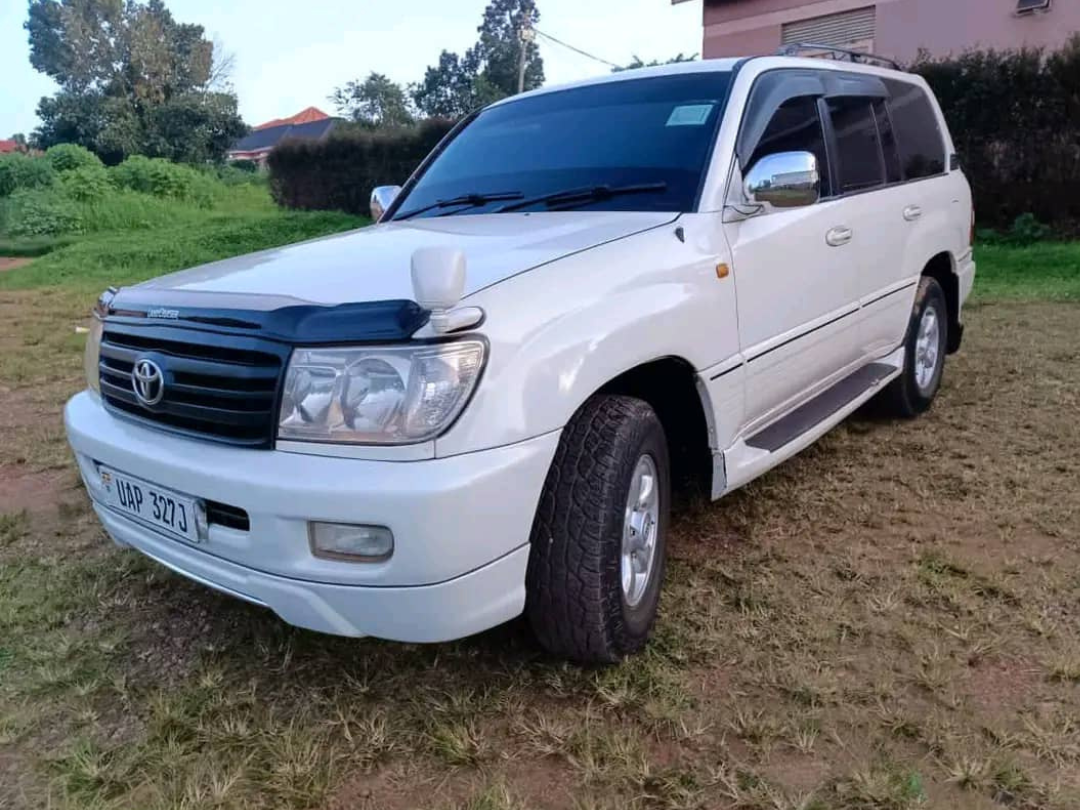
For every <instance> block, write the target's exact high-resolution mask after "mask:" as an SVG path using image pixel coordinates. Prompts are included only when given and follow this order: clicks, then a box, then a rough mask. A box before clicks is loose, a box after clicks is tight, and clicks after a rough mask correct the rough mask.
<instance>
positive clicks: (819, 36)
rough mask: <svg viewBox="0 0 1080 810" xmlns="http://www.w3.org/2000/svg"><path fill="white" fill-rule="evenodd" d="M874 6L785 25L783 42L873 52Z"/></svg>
mask: <svg viewBox="0 0 1080 810" xmlns="http://www.w3.org/2000/svg"><path fill="white" fill-rule="evenodd" d="M875 11H876V9H875V7H874V6H868V7H866V8H857V9H855V10H854V11H845V12H842V13H840V14H826V15H825V16H823V17H811V18H810V19H808V20H797V21H796V22H790V23H785V24H784V26H783V29H782V40H783V43H784V44H785V45H792V44H794V43H797V42H809V43H813V44H814V45H832V46H834V47H839V48H850V49H852V50H856V51H872V50H873V49H874V25H875V17H876V14H875Z"/></svg>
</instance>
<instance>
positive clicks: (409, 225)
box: [121, 211, 678, 309]
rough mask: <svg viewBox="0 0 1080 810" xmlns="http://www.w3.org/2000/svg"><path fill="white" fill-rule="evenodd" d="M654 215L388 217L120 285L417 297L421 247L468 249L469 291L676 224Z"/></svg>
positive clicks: (137, 290) (265, 303) (286, 297)
mask: <svg viewBox="0 0 1080 810" xmlns="http://www.w3.org/2000/svg"><path fill="white" fill-rule="evenodd" d="M677 217H678V215H677V214H673V213H663V212H660V213H652V212H636V211H635V212H624V211H616V212H606V211H604V212H592V211H584V212H583V211H576V212H540V213H507V214H479V215H473V216H458V217H436V218H429V219H419V220H411V221H405V222H389V223H386V224H383V225H373V226H371V227H368V228H362V229H360V230H356V231H350V232H347V233H341V234H336V235H333V236H327V237H323V238H321V239H314V240H311V241H308V242H300V243H297V244H293V245H286V246H284V247H280V248H273V249H271V250H263V251H260V252H259V253H252V254H249V255H246V256H238V257H236V258H233V259H225V260H223V261H219V262H213V263H212V264H207V265H203V266H201V267H195V268H192V269H191V270H184V271H181V272H179V273H172V274H170V275H167V276H162V277H160V278H157V279H154V280H152V281H148V282H145V283H143V284H140V285H138V286H136V287H133V288H130V289H129V290H126V291H123V292H122V293H121V295H124V293H125V292H126V293H128V295H130V296H132V297H134V298H138V299H139V300H141V301H150V302H153V303H155V304H162V305H169V304H172V305H177V306H208V307H211V306H213V307H220V306H232V307H237V308H244V309H273V308H276V307H278V306H284V305H287V304H289V303H296V302H305V303H314V304H325V305H334V304H342V303H349V302H358V301H388V300H411V299H412V298H413V292H412V280H411V275H410V267H411V259H412V254H413V252H414V251H415V250H417V249H418V248H422V247H433V246H441V247H451V248H458V249H460V250H462V251H464V253H465V257H466V260H467V268H468V269H467V271H466V280H465V295H466V296H467V295H469V294H471V293H474V292H477V291H478V290H481V289H483V288H484V287H488V286H490V285H492V284H496V283H498V282H500V281H502V280H504V279H507V278H510V277H511V276H514V275H517V274H519V273H523V272H525V271H527V270H531V269H534V268H536V267H539V266H541V265H544V264H548V263H550V262H553V261H555V260H556V259H560V258H562V257H564V256H568V255H570V254H572V253H578V252H580V251H583V250H588V249H589V248H592V247H596V246H597V245H601V244H604V243H606V242H611V241H614V240H617V239H622V238H625V237H627V236H631V235H633V234H635V233H640V232H642V231H646V230H650V229H652V228H656V227H659V226H661V225H664V224H665V223H669V222H673V221H674V220H675V219H677Z"/></svg>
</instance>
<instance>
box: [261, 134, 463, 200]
mask: <svg viewBox="0 0 1080 810" xmlns="http://www.w3.org/2000/svg"><path fill="white" fill-rule="evenodd" d="M453 126H454V122H453V121H447V120H442V119H429V120H427V121H424V122H423V123H421V124H420V125H419V126H416V127H410V128H408V129H395V130H364V129H359V128H348V129H344V128H340V129H339V130H335V131H334V132H333V133H332V134H331V135H330V137H328V138H327V139H326V140H322V141H286V142H285V143H282V144H281V145H279V146H277V147H276V148H275V149H274V151H272V152H271V153H270V161H269V163H270V191H271V193H272V194H273V196H274V199H275V200H276V201H277V203H278V204H279V205H284V206H287V207H289V208H306V209H320V210H337V211H347V212H349V213H353V214H365V215H366V214H367V213H368V208H369V203H370V200H371V190H372V189H373V188H375V187H376V186H385V185H395V184H401V183H404V182H405V180H406V179H408V177H409V175H410V174H412V172H413V170H414V169H415V168H416V167H417V166H418V165H420V162H421V161H422V160H423V159H424V158H425V157H426V156H427V155H428V153H429V152H431V150H432V149H434V148H435V146H437V145H438V143H439V141H441V140H442V139H443V137H444V136H445V135H446V134H447V133H448V132H449V131H450V130H451V128H453Z"/></svg>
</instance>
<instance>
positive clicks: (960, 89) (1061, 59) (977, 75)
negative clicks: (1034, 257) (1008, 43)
mask: <svg viewBox="0 0 1080 810" xmlns="http://www.w3.org/2000/svg"><path fill="white" fill-rule="evenodd" d="M911 70H912V71H914V72H916V73H919V74H920V75H922V76H923V77H924V78H925V79H926V80H927V82H929V83H930V86H931V87H932V88H933V89H934V92H935V93H936V94H937V97H938V100H939V101H940V103H941V106H942V110H943V111H944V113H945V118H946V120H947V121H948V122H949V129H950V131H951V132H952V136H953V140H954V141H955V143H956V147H957V151H958V152H959V154H960V159H961V162H962V164H963V166H964V171H965V173H966V174H967V177H968V179H969V180H970V181H971V186H972V190H973V192H974V195H975V211H976V216H977V218H978V221H979V224H980V226H983V227H992V228H1007V227H1009V226H1011V225H1012V224H1013V223H1014V221H1015V220H1016V219H1017V217H1019V216H1021V215H1023V214H1034V215H1035V217H1036V218H1037V219H1038V220H1040V221H1042V222H1046V223H1049V224H1050V225H1052V226H1053V228H1054V230H1055V231H1057V232H1058V233H1059V234H1061V235H1072V234H1076V233H1080V35H1077V36H1074V37H1073V39H1072V40H1071V41H1070V43H1069V44H1068V45H1066V46H1065V47H1064V48H1063V49H1062V50H1060V51H1057V52H1053V53H1044V52H1043V51H1040V50H1033V49H1024V50H1012V51H969V52H967V53H964V54H962V55H961V56H958V57H955V58H951V59H943V60H935V61H931V60H926V59H923V60H921V61H919V62H918V63H916V64H915V65H913V66H912V67H911Z"/></svg>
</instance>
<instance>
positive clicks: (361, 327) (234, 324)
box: [102, 291, 429, 345]
mask: <svg viewBox="0 0 1080 810" xmlns="http://www.w3.org/2000/svg"><path fill="white" fill-rule="evenodd" d="M132 298H135V296H133V295H132V294H131V293H130V292H128V291H124V292H123V293H121V294H120V295H118V296H116V297H115V298H114V299H113V300H112V301H111V302H109V303H108V304H107V305H106V307H107V308H105V311H104V312H103V313H102V314H103V315H104V319H105V322H106V323H117V324H124V325H126V326H135V327H138V326H145V327H178V328H182V329H192V330H200V331H205V332H215V333H218V334H230V335H245V336H251V337H259V338H263V339H264V340H274V341H279V342H281V343H288V344H292V345H319V344H330V343H367V342H372V341H396V340H408V339H409V338H410V337H412V336H413V334H415V333H416V332H417V331H418V330H419V329H420V328H421V327H423V326H424V324H426V323H427V321H428V315H429V313H428V311H427V310H425V309H422V308H421V307H420V305H419V304H417V303H415V302H414V301H404V300H398V301H365V302H360V303H352V304H337V305H334V306H325V305H320V304H290V305H287V306H282V307H278V308H276V309H233V308H214V307H189V306H169V305H165V306H162V305H161V304H156V303H152V302H148V301H143V302H139V301H137V300H130V299H132Z"/></svg>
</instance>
